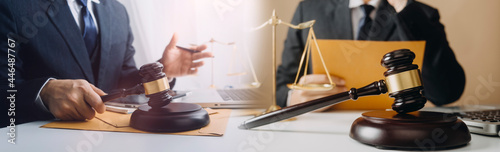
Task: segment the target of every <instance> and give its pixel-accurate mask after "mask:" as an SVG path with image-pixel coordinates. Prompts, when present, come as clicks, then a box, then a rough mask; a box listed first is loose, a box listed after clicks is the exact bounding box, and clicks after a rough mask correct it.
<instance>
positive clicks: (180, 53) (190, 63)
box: [160, 33, 213, 77]
mask: <svg viewBox="0 0 500 152" xmlns="http://www.w3.org/2000/svg"><path fill="white" fill-rule="evenodd" d="M176 44H177V35H176V34H175V33H174V35H173V36H172V40H170V43H169V44H168V45H167V47H166V48H165V51H164V52H163V57H162V58H161V59H160V63H162V64H163V67H164V69H163V72H165V74H166V75H167V76H168V77H178V76H185V75H191V74H196V72H198V68H199V67H201V66H203V61H198V62H194V61H196V60H199V59H203V58H208V57H212V56H213V55H212V53H211V52H201V51H203V50H205V49H206V48H207V45H200V46H196V47H191V48H189V49H192V50H195V51H198V52H196V53H192V52H189V51H186V50H181V49H180V48H177V47H176Z"/></svg>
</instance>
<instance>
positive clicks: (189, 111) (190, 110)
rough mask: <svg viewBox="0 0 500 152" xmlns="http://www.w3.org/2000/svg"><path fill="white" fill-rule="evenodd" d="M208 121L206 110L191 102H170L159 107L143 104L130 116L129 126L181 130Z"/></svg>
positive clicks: (200, 125)
mask: <svg viewBox="0 0 500 152" xmlns="http://www.w3.org/2000/svg"><path fill="white" fill-rule="evenodd" d="M209 122H210V118H209V117H208V113H207V111H205V110H204V109H203V108H202V107H201V106H200V105H197V104H191V103H170V104H168V105H166V106H163V107H161V108H151V107H150V106H148V105H143V106H140V107H139V108H137V110H135V111H134V113H132V116H131V117H130V127H132V128H135V129H138V130H143V131H148V132H182V131H189V130H194V129H199V128H202V127H204V126H206V125H208V123H209Z"/></svg>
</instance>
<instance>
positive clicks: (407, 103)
mask: <svg viewBox="0 0 500 152" xmlns="http://www.w3.org/2000/svg"><path fill="white" fill-rule="evenodd" d="M413 59H415V53H413V52H412V51H410V50H408V49H401V50H396V51H392V52H389V53H387V54H385V55H384V57H383V58H382V61H381V63H382V66H383V67H385V68H387V71H386V72H384V76H385V82H386V85H387V89H388V92H389V96H390V97H392V98H394V103H393V104H392V109H393V110H394V111H396V112H398V113H408V112H412V111H417V110H419V109H422V108H423V107H424V105H425V102H427V99H426V98H425V97H424V96H423V95H422V92H421V91H422V89H423V87H422V79H421V77H420V70H418V65H416V64H412V62H413Z"/></svg>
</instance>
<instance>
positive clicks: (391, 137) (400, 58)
mask: <svg viewBox="0 0 500 152" xmlns="http://www.w3.org/2000/svg"><path fill="white" fill-rule="evenodd" d="M414 58H415V54H414V53H413V52H411V51H410V50H408V49H401V50H396V51H393V52H389V53H387V54H385V55H384V56H383V58H382V61H381V63H382V66H383V67H385V68H386V69H387V71H386V72H384V76H385V80H379V81H375V82H373V83H371V84H369V85H367V86H364V87H362V88H359V89H356V88H352V89H350V90H349V91H346V92H342V93H338V94H334V95H330V96H327V97H323V98H319V99H315V100H311V101H307V102H304V103H300V104H296V105H292V106H289V107H285V108H283V109H281V110H276V111H273V112H270V113H267V114H264V115H260V116H257V117H254V118H251V119H249V120H247V121H245V122H243V124H241V125H240V126H239V128H240V129H251V128H255V127H259V126H263V125H266V124H270V123H274V122H278V121H281V120H285V119H289V118H292V117H295V116H298V115H301V114H304V113H307V112H311V111H314V110H316V109H320V108H323V107H327V106H331V105H334V104H337V103H340V102H343V101H347V100H349V99H352V100H356V99H358V98H359V97H363V96H370V95H380V94H385V93H387V92H389V96H390V97H392V98H394V99H395V100H394V103H393V104H392V109H393V110H394V111H372V112H365V113H363V114H362V117H360V118H358V119H357V120H356V121H354V123H353V124H352V126H351V132H350V137H351V138H353V139H355V140H357V141H359V142H361V143H364V144H368V145H373V146H376V147H377V148H396V149H422V150H433V149H446V148H453V147H457V146H463V145H466V144H467V143H468V142H469V141H470V139H471V137H470V133H469V130H468V129H467V127H466V125H465V124H464V123H463V122H462V121H461V120H459V119H457V118H456V116H453V115H448V114H444V113H437V112H424V111H417V110H420V109H422V108H423V107H424V105H425V103H426V101H427V99H426V98H425V97H424V96H423V95H422V93H421V91H422V90H423V86H422V80H421V77H420V71H419V69H418V65H415V64H412V62H413V59H414ZM359 104H363V103H359ZM332 119H335V118H332ZM437 132H439V133H437ZM436 134H440V135H445V136H446V140H440V141H439V142H433V143H432V144H426V143H424V144H422V142H423V141H427V140H431V141H432V140H433V139H436V138H437V137H433V136H434V135H436ZM426 146H431V147H426ZM429 148H432V149H429Z"/></svg>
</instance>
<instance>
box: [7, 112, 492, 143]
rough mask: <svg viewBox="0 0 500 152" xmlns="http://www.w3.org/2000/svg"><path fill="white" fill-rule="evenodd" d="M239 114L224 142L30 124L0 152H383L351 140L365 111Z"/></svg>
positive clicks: (488, 140) (476, 140)
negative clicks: (291, 117) (257, 117)
mask: <svg viewBox="0 0 500 152" xmlns="http://www.w3.org/2000/svg"><path fill="white" fill-rule="evenodd" d="M237 113H238V110H233V113H232V116H231V118H230V119H229V123H228V126H227V130H226V133H225V134H224V136H222V137H204V136H180V135H159V134H140V133H119V132H99V131H82V130H67V129H47V128H39V126H41V125H44V124H46V123H48V122H49V121H39V122H31V123H27V124H22V125H18V126H17V144H16V145H12V144H10V143H7V140H6V139H7V135H6V133H7V128H2V129H0V136H4V137H2V138H1V139H5V140H3V141H1V142H0V151H1V152H11V151H26V152H31V151H50V152H59V151H67V152H80V151H85V152H90V151H106V152H107V151H116V152H128V151H133V152H149V151H187V152H195V151H210V152H240V151H247V152H251V151H257V152H258V151H271V152H278V151H286V152H288V151H297V152H304V151H332V150H336V151H382V150H380V149H376V148H374V147H371V146H367V145H364V144H361V143H358V142H357V141H355V140H353V139H351V138H350V137H349V129H350V126H351V123H352V122H353V121H354V120H355V119H356V118H357V117H358V116H360V114H361V113H362V112H361V111H338V112H331V113H308V114H305V115H302V116H299V117H298V119H297V120H295V121H290V122H279V123H276V124H272V125H267V126H263V127H259V128H257V129H255V130H240V129H238V128H237V126H238V125H239V124H240V123H241V122H243V121H244V120H246V119H248V118H250V116H236V115H237ZM87 136H89V137H91V138H88V137H87ZM499 149H500V138H499V137H487V136H481V135H475V134H472V141H471V142H470V144H469V145H467V146H465V147H461V148H458V149H452V150H450V151H498V150H499Z"/></svg>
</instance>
